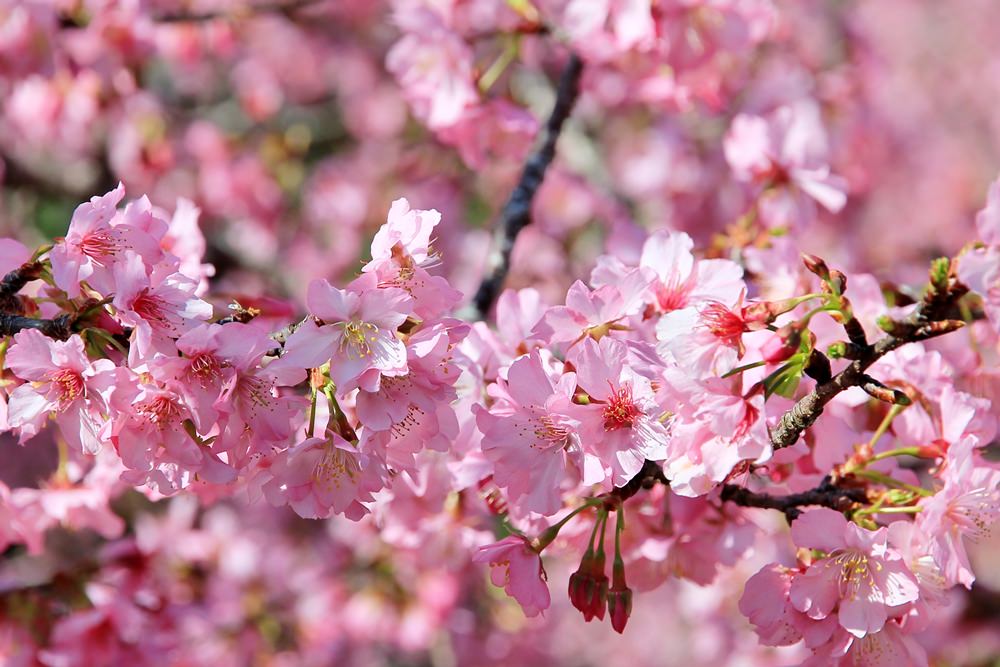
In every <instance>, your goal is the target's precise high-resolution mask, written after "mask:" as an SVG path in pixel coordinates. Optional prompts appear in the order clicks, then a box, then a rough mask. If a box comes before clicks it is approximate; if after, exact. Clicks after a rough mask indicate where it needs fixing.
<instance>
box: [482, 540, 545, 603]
mask: <svg viewBox="0 0 1000 667" xmlns="http://www.w3.org/2000/svg"><path fill="white" fill-rule="evenodd" d="M472 560H473V562H476V563H489V565H490V568H491V569H490V581H492V582H493V585H494V586H497V587H503V589H504V590H505V591H506V592H507V595H509V596H511V597H512V598H514V599H515V600H517V603H518V604H519V605H521V609H522V610H523V611H524V615H525V616H529V617H530V616H538V615H539V614H540V613H542V612H543V611H545V610H546V609H548V608H549V604H550V603H551V598H550V597H549V587H548V585H546V583H545V568H544V567H542V559H541V558H539V556H538V553H537V552H536V551H535V550H534V549H532V548H531V545H530V544H528V541H527V540H526V539H525V538H523V537H521V536H520V535H511V536H510V537H505V538H504V539H502V540H500V541H499V542H496V543H494V544H488V545H486V546H484V547H479V551H477V552H476V553H475V555H473V557H472Z"/></svg>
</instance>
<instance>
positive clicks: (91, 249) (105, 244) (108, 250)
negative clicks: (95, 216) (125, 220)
mask: <svg viewBox="0 0 1000 667" xmlns="http://www.w3.org/2000/svg"><path fill="white" fill-rule="evenodd" d="M79 247H80V252H82V253H83V254H84V255H86V256H87V257H90V258H91V259H93V260H94V261H95V262H97V263H98V264H101V265H102V266H103V262H102V261H101V260H103V259H106V258H107V257H109V256H112V255H114V254H116V253H117V252H118V251H119V250H120V249H121V244H120V243H119V242H118V239H116V238H115V237H114V235H113V234H112V233H111V232H110V231H99V232H94V233H93V234H87V236H85V237H84V238H83V240H82V241H80V246H79Z"/></svg>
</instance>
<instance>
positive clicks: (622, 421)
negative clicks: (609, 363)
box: [604, 385, 641, 431]
mask: <svg viewBox="0 0 1000 667" xmlns="http://www.w3.org/2000/svg"><path fill="white" fill-rule="evenodd" d="M640 413H641V411H640V410H639V406H637V405H636V404H635V401H634V400H633V398H632V387H631V386H629V385H626V386H623V387H620V388H619V389H618V390H617V391H613V392H612V393H611V395H610V396H609V397H608V402H607V404H606V405H605V406H604V430H605V431H614V430H615V429H619V428H630V427H631V426H632V424H633V423H634V422H635V418H636V417H638V416H639V414H640Z"/></svg>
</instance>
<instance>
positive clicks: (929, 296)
mask: <svg viewBox="0 0 1000 667" xmlns="http://www.w3.org/2000/svg"><path fill="white" fill-rule="evenodd" d="M967 291H968V290H967V288H965V286H963V285H962V284H961V283H958V282H957V281H956V280H954V279H953V278H952V279H951V280H950V281H949V282H948V284H947V285H946V286H942V287H941V288H935V287H934V286H933V283H932V286H931V287H930V288H928V290H927V292H926V293H925V295H924V298H923V300H922V301H921V302H920V304H919V305H918V306H917V308H916V310H914V311H913V313H912V314H911V315H910V316H909V317H907V318H906V319H905V320H903V321H901V322H895V323H893V327H892V333H890V334H889V335H887V336H884V337H882V338H880V339H879V340H878V341H877V342H876V343H875V344H874V345H864V346H862V345H860V344H859V342H860V339H859V337H858V336H853V338H855V339H856V340H855V341H852V345H851V352H852V354H851V356H852V357H856V358H855V359H854V360H853V361H852V362H851V364H850V365H849V366H848V367H847V368H845V369H844V370H842V371H841V372H840V373H837V374H836V375H835V376H833V378H832V379H831V380H829V381H827V382H822V383H820V384H817V385H816V387H815V388H814V389H813V390H812V391H811V392H809V393H808V394H806V395H805V396H803V397H802V398H801V399H799V401H798V402H797V403H796V404H795V405H794V406H792V408H791V409H790V410H788V412H786V413H785V414H784V415H782V417H781V419H780V420H779V421H778V424H777V425H776V426H775V427H774V429H772V430H771V444H772V445H773V446H774V448H775V449H782V448H784V447H790V446H792V445H794V444H795V443H796V442H798V439H799V436H800V435H802V432H803V431H805V430H806V429H807V428H809V427H810V426H812V425H813V424H814V423H815V422H816V420H817V419H819V416H820V415H821V414H822V413H823V408H824V407H825V406H826V404H827V403H829V402H830V401H832V400H833V398H834V397H835V396H837V394H839V393H840V392H842V391H845V390H847V389H849V388H850V387H867V388H868V389H873V388H874V385H872V384H871V382H872V378H871V377H870V376H868V375H867V374H866V373H865V371H867V370H868V368H869V367H870V366H871V365H872V364H874V363H875V362H876V361H878V360H879V359H881V358H882V357H884V356H885V355H887V354H888V353H889V352H892V351H893V350H895V349H896V348H898V347H901V346H903V345H905V344H907V343H914V342H917V341H922V340H928V339H930V338H934V337H936V336H940V335H942V334H946V333H949V332H951V331H955V330H956V329H959V328H961V327H962V326H964V322H962V321H960V320H951V319H944V318H946V317H947V316H948V315H949V314H950V313H949V311H950V310H951V308H952V306H953V305H954V304H955V302H956V301H958V299H959V298H961V297H962V296H963V295H964V294H965V293H966V292H967ZM897 399H898V397H897Z"/></svg>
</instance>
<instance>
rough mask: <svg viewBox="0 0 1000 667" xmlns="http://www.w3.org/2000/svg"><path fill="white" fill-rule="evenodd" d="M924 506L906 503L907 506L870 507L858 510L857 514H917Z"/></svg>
mask: <svg viewBox="0 0 1000 667" xmlns="http://www.w3.org/2000/svg"><path fill="white" fill-rule="evenodd" d="M922 509H923V508H922V507H917V506H916V505H906V506H905V507H882V508H877V507H869V508H867V509H863V510H858V512H857V513H856V514H858V515H861V514H916V513H917V512H919V511H920V510H922Z"/></svg>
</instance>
